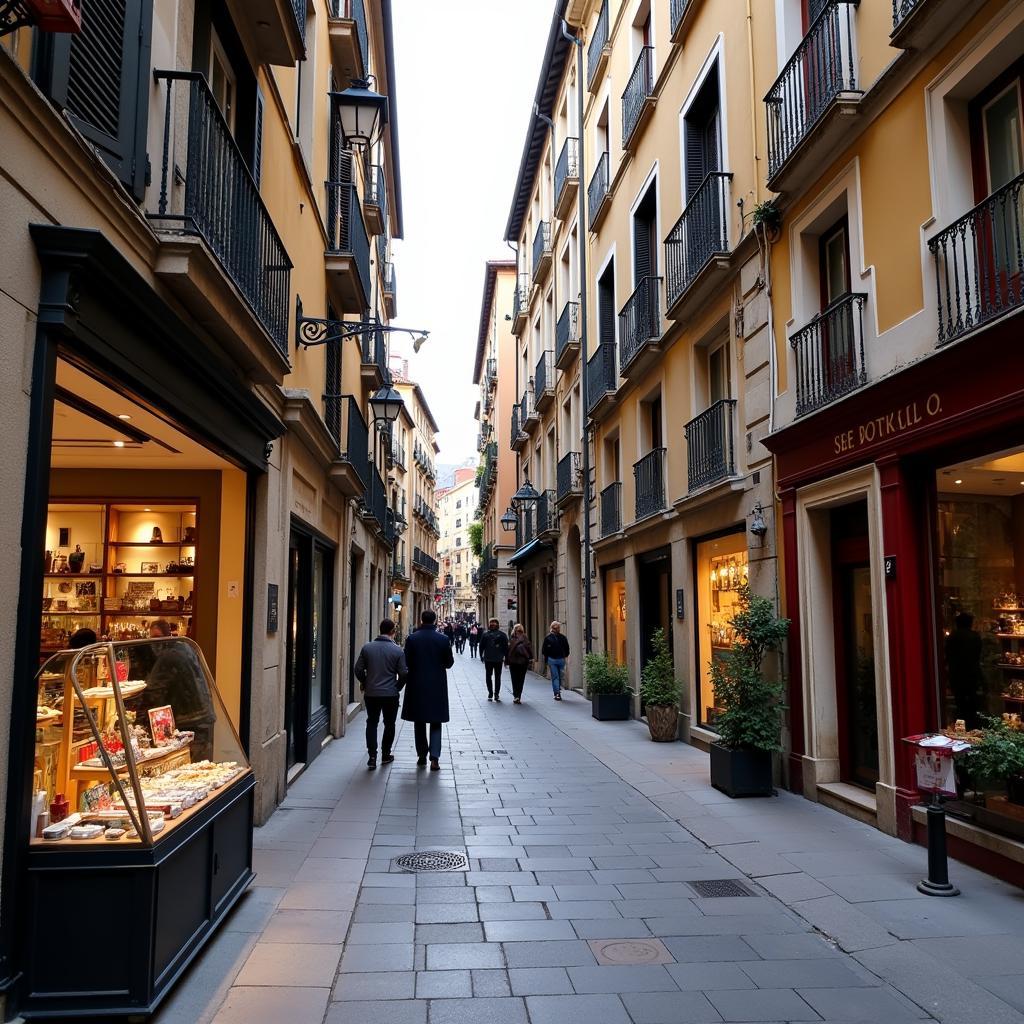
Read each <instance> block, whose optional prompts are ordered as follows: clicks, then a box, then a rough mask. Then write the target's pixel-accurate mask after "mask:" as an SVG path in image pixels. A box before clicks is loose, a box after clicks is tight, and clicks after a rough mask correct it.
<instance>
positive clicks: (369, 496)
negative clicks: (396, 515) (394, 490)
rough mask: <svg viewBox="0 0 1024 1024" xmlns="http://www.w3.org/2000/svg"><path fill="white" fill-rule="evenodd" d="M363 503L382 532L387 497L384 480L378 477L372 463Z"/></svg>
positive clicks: (378, 472) (378, 474) (377, 471)
mask: <svg viewBox="0 0 1024 1024" xmlns="http://www.w3.org/2000/svg"><path fill="white" fill-rule="evenodd" d="M363 503H364V505H365V506H366V511H367V512H368V513H369V514H370V515H371V516H373V518H374V519H376V520H377V524H378V526H379V527H380V529H381V530H383V529H384V524H385V519H386V513H387V507H388V497H387V492H386V491H385V489H384V480H383V478H382V477H381V475H380V470H378V469H377V467H376V466H375V465H373V464H372V463H371V464H370V480H369V483H368V484H367V486H366V493H365V495H364V496H363Z"/></svg>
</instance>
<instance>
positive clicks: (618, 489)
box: [600, 480, 622, 537]
mask: <svg viewBox="0 0 1024 1024" xmlns="http://www.w3.org/2000/svg"><path fill="white" fill-rule="evenodd" d="M600 504H601V536H602V537H608V536H610V535H611V534H613V533H618V532H619V531H620V530H621V529H622V484H621V482H619V481H618V480H616V482H615V483H613V484H609V485H608V486H607V487H606V488H605V489H604V490H603V491H602V492H601V495H600Z"/></svg>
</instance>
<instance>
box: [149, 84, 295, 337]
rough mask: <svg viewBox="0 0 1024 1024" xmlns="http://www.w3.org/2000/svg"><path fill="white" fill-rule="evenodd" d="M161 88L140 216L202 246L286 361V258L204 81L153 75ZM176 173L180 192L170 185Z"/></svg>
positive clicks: (289, 295)
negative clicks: (151, 190)
mask: <svg viewBox="0 0 1024 1024" xmlns="http://www.w3.org/2000/svg"><path fill="white" fill-rule="evenodd" d="M155 78H156V79H157V80H158V81H165V82H166V83H167V95H166V100H165V107H164V145H163V155H162V161H161V171H160V198H159V201H158V206H157V212H156V213H150V214H149V215H148V216H149V217H150V218H151V219H153V220H154V221H157V222H166V223H168V224H174V225H175V226H176V227H175V230H178V231H180V232H181V233H182V234H185V235H197V236H198V237H200V238H202V239H203V241H204V242H205V243H206V244H207V245H208V246H209V248H210V251H211V252H212V253H213V255H214V256H215V257H216V259H217V261H218V262H219V263H220V265H221V267H222V268H223V269H224V272H225V273H226V274H227V275H228V277H230V278H231V280H232V281H233V282H234V284H235V285H236V286H237V288H238V290H239V291H240V292H241V293H242V295H244V296H245V300H246V302H247V303H248V304H249V307H250V308H251V309H252V311H253V313H254V314H255V316H256V318H257V319H258V320H259V321H260V323H261V324H262V325H263V327H264V329H265V330H266V332H267V334H268V335H269V336H270V338H271V339H272V340H273V342H274V345H275V346H276V347H277V349H278V350H279V351H280V352H281V354H282V355H284V356H285V357H287V355H288V313H289V302H290V298H291V292H290V287H289V280H290V274H291V269H292V264H291V260H289V259H288V254H287V252H286V251H285V248H284V244H283V243H282V241H281V239H280V237H279V236H278V233H277V229H276V228H275V227H274V222H273V220H271V217H270V213H269V212H268V210H267V207H266V205H265V204H264V202H263V198H262V196H261V195H260V188H259V185H257V184H256V181H255V180H254V178H253V176H252V174H251V173H250V171H249V168H248V166H247V164H246V162H245V159H244V158H243V156H242V153H241V151H240V150H239V148H238V145H237V144H236V142H235V140H234V137H233V136H232V134H231V130H230V129H229V128H228V126H227V122H226V121H225V120H224V117H223V115H222V114H221V112H220V108H219V107H218V106H217V101H216V100H215V99H214V97H213V93H212V92H211V91H210V89H209V87H208V86H207V84H206V79H205V78H204V77H203V76H202V75H201V74H199V73H198V72H193V71H157V72H155ZM179 82H180V83H183V84H182V85H181V88H183V89H187V90H188V113H187V124H186V128H185V136H184V145H183V146H175V145H174V139H175V132H174V128H173V126H174V125H176V124H177V121H176V120H174V119H172V111H173V110H174V109H175V105H174V94H175V85H176V84H177V83H179ZM179 170H183V171H184V188H183V189H182V190H180V191H179V190H178V189H177V188H176V187H175V181H176V180H177V176H178V173H179Z"/></svg>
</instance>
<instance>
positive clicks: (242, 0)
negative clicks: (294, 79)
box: [228, 0, 306, 68]
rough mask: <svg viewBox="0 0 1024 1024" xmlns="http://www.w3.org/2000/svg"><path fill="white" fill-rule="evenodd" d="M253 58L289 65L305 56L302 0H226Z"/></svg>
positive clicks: (292, 65)
mask: <svg viewBox="0 0 1024 1024" xmlns="http://www.w3.org/2000/svg"><path fill="white" fill-rule="evenodd" d="M228 7H229V8H230V9H231V16H232V21H233V22H234V24H235V27H236V28H237V29H238V34H239V35H240V36H241V37H242V38H243V40H244V41H245V44H246V47H247V49H249V50H250V52H251V54H252V57H253V59H254V61H255V62H256V63H258V64H274V65H276V66H278V67H286V68H293V67H295V65H296V63H298V61H300V60H304V59H305V56H306V3H305V0H228Z"/></svg>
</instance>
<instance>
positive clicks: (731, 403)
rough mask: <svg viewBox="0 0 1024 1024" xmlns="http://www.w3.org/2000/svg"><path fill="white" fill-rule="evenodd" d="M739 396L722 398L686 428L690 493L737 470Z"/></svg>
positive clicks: (688, 486)
mask: <svg viewBox="0 0 1024 1024" xmlns="http://www.w3.org/2000/svg"><path fill="white" fill-rule="evenodd" d="M735 419H736V399H735V398H723V399H722V400H721V401H719V402H715V403H714V405H711V406H709V407H708V408H707V409H705V410H704V412H702V413H701V414H700V415H699V416H696V417H694V418H693V419H692V420H690V422H689V423H687V424H686V426H685V427H684V428H683V433H684V435H685V436H686V484H687V490H688V491H689V493H690V494H693V493H694V491H699V490H700V489H701V488H702V487H709V486H710V485H711V484H716V483H718V482H719V481H720V480H728V479H729V477H731V476H733V475H734V474H735V472H736V449H735V431H736V425H735Z"/></svg>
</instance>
